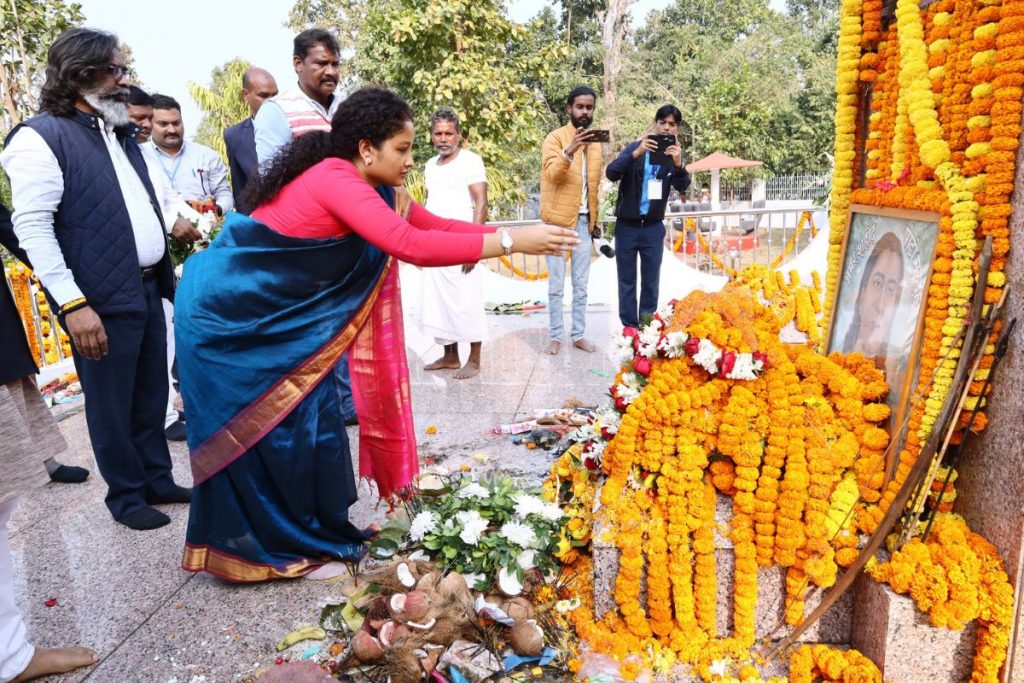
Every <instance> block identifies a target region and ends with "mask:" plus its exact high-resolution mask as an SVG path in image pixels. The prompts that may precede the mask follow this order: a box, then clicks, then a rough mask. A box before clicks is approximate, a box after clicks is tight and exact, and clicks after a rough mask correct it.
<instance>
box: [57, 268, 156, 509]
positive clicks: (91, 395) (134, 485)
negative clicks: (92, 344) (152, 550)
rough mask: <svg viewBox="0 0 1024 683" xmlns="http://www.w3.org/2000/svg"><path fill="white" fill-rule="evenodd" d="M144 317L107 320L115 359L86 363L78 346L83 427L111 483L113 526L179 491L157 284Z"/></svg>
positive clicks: (148, 285) (149, 290) (152, 283)
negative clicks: (168, 434) (167, 421)
mask: <svg viewBox="0 0 1024 683" xmlns="http://www.w3.org/2000/svg"><path fill="white" fill-rule="evenodd" d="M143 284H144V290H145V295H146V310H145V312H144V313H131V314H111V315H103V316H100V318H101V319H102V321H103V327H104V329H105V330H106V332H107V345H108V348H109V352H108V353H107V355H106V356H104V357H103V358H101V359H100V360H98V361H93V360H88V359H86V358H83V357H82V356H81V355H79V353H78V349H77V348H75V346H74V344H72V349H73V353H74V358H75V368H76V369H77V370H78V377H79V379H80V380H81V381H82V389H83V391H84V392H85V421H86V423H87V424H88V427H89V439H90V441H91V442H92V450H93V454H94V455H95V456H96V464H97V465H99V469H100V474H101V475H103V479H104V481H106V482H107V487H108V489H107V497H106V503H107V507H108V508H109V509H110V513H111V514H112V515H113V516H114V519H120V518H121V517H123V516H124V515H125V514H127V513H129V512H133V511H135V510H137V509H139V508H141V507H143V506H145V505H146V494H147V493H149V494H154V495H159V494H161V493H164V492H166V491H167V490H168V489H169V488H170V487H171V486H173V485H174V480H173V479H171V454H170V452H169V451H168V450H167V439H166V438H165V437H164V415H165V413H166V411H167V391H168V387H167V333H166V322H165V321H164V309H163V306H162V305H161V303H160V290H159V286H158V285H157V282H156V279H155V278H152V279H149V280H146V281H145V282H144V283H143Z"/></svg>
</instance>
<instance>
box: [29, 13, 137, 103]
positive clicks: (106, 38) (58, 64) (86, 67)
mask: <svg viewBox="0 0 1024 683" xmlns="http://www.w3.org/2000/svg"><path fill="white" fill-rule="evenodd" d="M117 45H118V42H117V36H116V35H114V34H113V33H108V32H107V31H97V30H96V29H91V28H72V29H68V30H67V31H64V32H63V33H61V34H60V35H59V36H57V39H56V40H54V41H53V45H51V46H50V49H49V51H47V53H46V82H45V83H43V87H42V89H41V90H40V92H39V109H40V110H41V111H48V112H50V113H51V114H53V115H54V116H71V114H73V113H74V111H75V100H77V99H78V98H79V97H80V96H81V95H82V93H84V92H85V91H87V90H89V89H90V88H92V87H93V86H94V85H95V84H96V82H97V81H98V80H99V78H100V77H101V76H102V74H103V71H104V70H105V69H107V67H108V66H109V65H110V60H111V58H112V57H113V56H114V52H115V51H116V50H117Z"/></svg>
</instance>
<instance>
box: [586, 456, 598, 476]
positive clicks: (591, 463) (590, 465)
mask: <svg viewBox="0 0 1024 683" xmlns="http://www.w3.org/2000/svg"><path fill="white" fill-rule="evenodd" d="M583 466H584V467H586V468H587V469H588V470H590V471H591V472H593V471H594V470H596V469H597V468H598V467H600V466H601V465H600V464H599V463H598V462H597V458H590V457H584V458H583Z"/></svg>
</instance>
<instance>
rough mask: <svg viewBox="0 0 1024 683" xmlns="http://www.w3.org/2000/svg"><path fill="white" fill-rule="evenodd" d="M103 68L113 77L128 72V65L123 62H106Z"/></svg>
mask: <svg viewBox="0 0 1024 683" xmlns="http://www.w3.org/2000/svg"><path fill="white" fill-rule="evenodd" d="M104 70H105V71H106V72H107V73H109V74H110V75H111V76H113V77H114V78H115V79H121V78H123V77H124V76H126V75H127V74H128V67H126V66H125V65H124V64H107V65H106V66H105V67H104Z"/></svg>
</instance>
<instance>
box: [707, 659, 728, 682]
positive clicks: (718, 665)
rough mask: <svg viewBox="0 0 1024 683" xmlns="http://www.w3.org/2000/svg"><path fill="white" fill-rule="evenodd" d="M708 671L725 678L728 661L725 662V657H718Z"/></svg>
mask: <svg viewBox="0 0 1024 683" xmlns="http://www.w3.org/2000/svg"><path fill="white" fill-rule="evenodd" d="M708 672H709V673H712V674H714V675H716V676H719V677H721V678H724V677H725V672H726V662H725V660H724V659H716V660H715V661H713V662H712V663H711V666H709V667H708Z"/></svg>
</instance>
